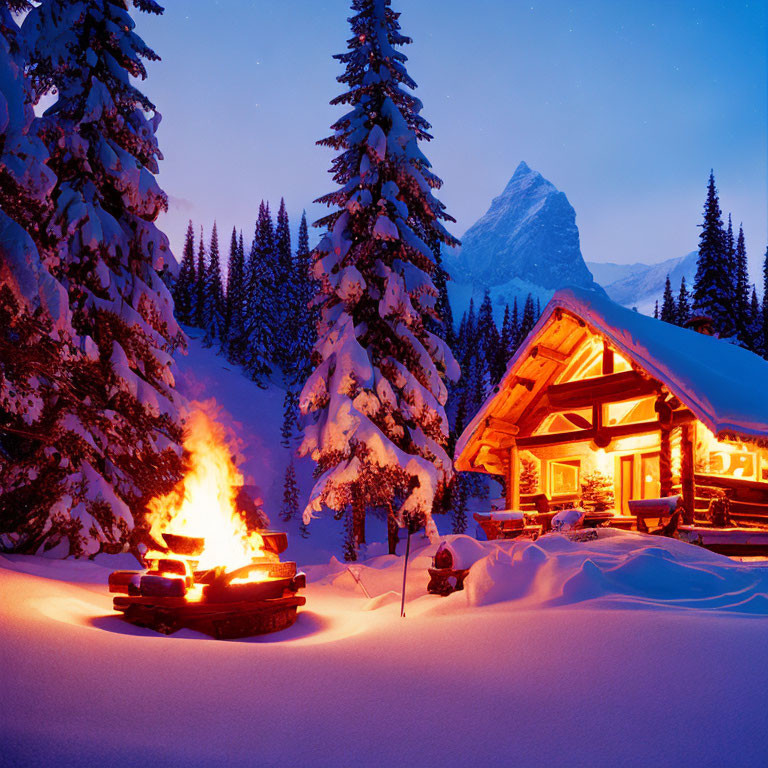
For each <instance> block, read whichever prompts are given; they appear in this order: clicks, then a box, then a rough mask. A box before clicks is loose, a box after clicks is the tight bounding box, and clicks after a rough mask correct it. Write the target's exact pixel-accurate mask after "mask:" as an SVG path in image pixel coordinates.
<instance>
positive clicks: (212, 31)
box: [137, 0, 768, 275]
mask: <svg viewBox="0 0 768 768" xmlns="http://www.w3.org/2000/svg"><path fill="white" fill-rule="evenodd" d="M165 5H166V13H165V15H164V16H162V17H160V18H155V17H148V16H147V15H145V14H140V15H138V16H139V17H138V18H137V25H138V30H139V32H140V33H141V34H142V36H143V37H144V38H145V40H146V41H147V43H148V44H150V45H151V46H152V47H154V48H155V50H156V51H157V52H158V53H159V54H160V55H161V57H162V59H163V61H162V62H159V63H156V64H152V65H150V68H149V70H150V77H149V80H148V81H147V82H146V83H145V85H144V88H145V90H146V92H147V93H148V95H149V96H150V97H151V98H152V99H154V100H155V101H156V103H157V105H158V108H159V110H160V112H162V114H163V123H162V125H161V127H160V133H159V137H160V142H161V147H162V149H163V152H164V154H165V161H164V162H163V163H162V167H161V174H160V181H161V184H162V185H163V187H164V189H165V190H166V191H167V192H168V194H169V196H170V198H171V210H170V213H169V214H168V215H167V216H166V217H164V219H163V222H162V223H163V225H164V226H165V228H166V231H167V232H168V233H169V235H170V237H171V242H172V245H173V246H174V250H175V251H177V252H179V249H180V246H181V243H182V239H183V233H184V230H185V228H186V222H187V220H188V219H189V218H192V219H193V220H194V221H195V223H196V224H200V223H204V224H205V225H206V229H208V228H209V226H210V223H211V222H212V221H213V219H214V218H216V219H217V220H218V223H219V232H220V233H221V234H222V237H223V239H224V242H225V243H227V242H228V238H229V233H230V232H231V229H232V226H233V224H236V225H237V226H238V227H242V228H243V229H244V230H245V236H246V239H250V236H251V234H252V229H253V223H254V220H255V217H256V213H257V210H258V204H259V201H260V200H261V199H262V198H266V199H269V200H270V201H271V202H272V204H273V209H276V207H277V203H278V202H279V198H280V196H281V195H283V196H285V199H286V204H287V206H288V210H289V213H290V214H291V217H292V219H293V222H292V223H293V224H294V225H296V224H297V223H298V216H299V215H300V213H301V210H302V208H306V209H307V212H308V214H309V215H310V216H311V217H312V218H316V217H317V216H318V215H319V214H320V213H321V209H320V208H319V207H318V206H315V205H313V204H312V200H313V199H314V198H316V197H318V196H319V195H321V194H323V193H324V192H326V191H328V190H329V189H330V188H331V187H330V182H331V180H330V177H329V176H328V174H327V169H328V168H329V165H330V161H331V158H332V154H331V152H330V151H328V150H326V149H323V148H320V147H316V146H315V144H314V142H315V141H316V140H317V139H319V138H321V137H323V136H325V135H326V134H327V132H328V126H329V125H330V124H331V122H333V120H334V119H335V118H337V117H338V116H339V115H340V114H341V108H331V107H330V106H329V105H328V102H329V100H330V99H331V98H332V97H333V96H335V95H337V94H338V93H339V85H338V83H337V82H336V80H335V78H336V76H337V75H338V74H339V73H340V71H341V70H340V67H339V65H338V63H337V62H336V61H335V60H333V59H332V58H331V55H332V54H334V53H338V52H341V51H343V50H344V49H345V45H346V40H347V37H348V35H349V28H348V26H347V23H346V19H347V17H348V16H349V7H348V3H347V2H346V0H166V3H165ZM393 5H394V7H395V9H396V10H400V11H401V12H402V16H401V23H402V26H403V31H404V32H405V34H407V35H410V36H411V37H412V38H413V39H414V44H413V45H411V46H408V47H407V48H406V51H405V52H406V54H407V55H408V57H409V63H408V68H409V72H410V74H411V76H412V77H413V78H414V80H416V82H417V83H418V84H419V89H418V91H417V93H418V95H419V97H420V98H421V99H422V101H423V102H424V111H423V114H424V116H425V117H426V119H427V120H429V121H430V122H431V123H432V125H433V132H434V135H435V140H434V141H433V142H431V143H430V144H429V145H428V146H427V147H426V149H425V151H426V154H427V156H428V157H429V158H430V160H431V161H432V164H433V166H434V169H435V171H436V173H437V174H438V175H439V176H441V177H442V178H443V180H444V182H445V186H444V187H443V190H442V191H441V195H440V196H441V198H442V199H443V201H444V202H445V203H446V205H447V206H448V210H449V212H451V213H452V214H453V215H454V216H455V217H456V219H457V224H456V226H455V227H454V228H453V229H454V232H455V234H457V235H461V234H462V233H463V232H464V230H465V229H467V227H469V226H470V225H471V224H472V223H473V222H474V221H475V220H476V219H477V218H478V217H479V216H480V215H481V214H482V213H483V212H484V211H485V210H486V209H487V207H488V205H489V203H490V200H491V198H492V197H494V196H495V195H497V194H499V193H500V192H501V190H502V189H503V188H504V186H505V184H506V182H507V181H508V180H509V178H510V177H511V175H512V173H513V172H514V169H515V167H516V166H517V164H518V162H520V160H525V161H526V162H527V163H528V164H529V165H530V166H531V167H532V168H534V169H536V170H538V171H540V172H541V173H542V174H543V175H544V176H545V177H547V178H548V179H549V180H550V181H552V182H553V183H554V184H555V185H556V186H557V187H559V188H560V189H561V190H563V191H564V192H565V193H566V194H567V195H568V198H569V200H570V201H571V203H572V204H573V206H574V208H575V209H576V214H577V223H578V225H579V229H580V232H581V242H582V252H583V253H584V256H585V258H586V259H588V260H595V261H617V262H622V263H626V262H633V261H645V262H655V261H661V260H663V259H667V258H671V257H674V256H681V255H683V254H685V253H687V252H688V251H691V250H693V249H695V248H696V245H697V242H698V239H697V238H698V229H697V224H698V223H699V222H700V219H701V209H702V205H703V202H704V197H705V193H706V182H707V176H708V174H709V169H710V167H712V168H714V170H715V176H716V178H717V183H718V187H719V190H720V195H721V203H722V205H723V209H724V211H725V212H726V213H727V212H728V211H732V212H733V216H734V222H735V224H736V226H738V224H739V222H740V221H743V222H744V228H745V232H746V235H747V245H748V248H749V255H750V261H751V263H752V268H753V272H754V273H755V275H756V274H757V271H758V266H759V263H760V261H761V260H762V255H763V253H764V252H765V247H766V241H767V240H768V214H767V208H768V195H767V186H768V181H767V179H768V168H767V164H766V145H767V142H768V138H767V133H768V129H767V127H766V126H767V124H768V120H767V117H766V101H767V97H768V73H767V69H768V64H767V62H768V56H767V47H768V46H767V43H766V39H767V37H768V22H767V19H768V1H767V0H762V1H761V2H749V3H745V2H734V3H730V2H729V3H723V2H715V1H713V0H708V1H707V2H696V3H690V2H669V1H668V0H667V2H656V1H653V0H651V1H646V2H643V3H640V2H629V3H616V2H608V1H607V0H602V1H600V2H598V1H596V0H585V1H584V2H580V3H573V2H570V3H569V2H559V1H558V0H550V2H531V1H530V0H529V2H512V1H511V0H473V2H466V0H462V1H460V0H394V3H393ZM225 248H226V246H225Z"/></svg>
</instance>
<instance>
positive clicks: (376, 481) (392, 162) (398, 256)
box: [300, 0, 459, 557]
mask: <svg viewBox="0 0 768 768" xmlns="http://www.w3.org/2000/svg"><path fill="white" fill-rule="evenodd" d="M389 6H390V3H389V0H353V4H352V8H353V11H354V15H353V16H352V17H351V18H350V20H349V22H350V24H351V27H352V33H353V34H352V37H351V38H350V40H349V50H348V51H347V52H346V53H343V54H339V55H338V56H337V57H336V58H337V59H338V60H339V61H341V62H342V64H344V65H345V68H346V69H345V72H344V74H342V75H341V76H340V77H339V81H340V82H342V83H344V84H345V86H347V87H348V91H347V92H345V93H344V94H342V95H341V96H339V97H338V98H336V99H334V100H333V102H332V104H344V105H346V107H347V111H346V114H345V115H344V116H343V117H342V118H341V119H340V120H338V121H337V122H336V123H335V124H334V125H333V126H332V130H333V132H334V133H333V135H332V136H330V137H329V138H327V139H324V140H322V141H321V142H320V144H322V145H324V146H328V147H331V148H333V149H334V150H336V151H337V152H338V153H339V154H338V155H337V157H336V159H335V160H334V162H333V168H332V171H333V174H334V181H335V182H336V184H337V185H338V188H337V189H336V191H334V192H332V193H330V194H328V195H325V196H324V197H322V198H320V200H319V202H322V203H325V204H327V205H329V206H332V207H335V209H336V210H334V211H333V212H332V213H331V214H329V215H328V216H325V217H324V218H322V219H321V220H320V221H319V222H318V225H319V226H321V227H324V228H327V231H326V234H325V235H324V237H323V238H322V239H321V241H320V243H319V245H318V246H317V248H316V249H315V252H314V264H315V276H316V277H317V278H318V279H319V280H321V288H320V291H321V297H320V306H321V311H322V314H321V319H320V322H319V324H318V342H317V344H316V346H315V355H316V360H317V368H316V369H315V371H314V372H313V373H312V375H311V376H310V377H309V379H308V380H307V383H306V384H305V386H304V389H303V391H302V395H301V410H302V412H303V413H305V414H312V415H313V419H312V420H313V422H314V423H311V424H309V425H307V426H306V427H305V431H304V441H303V443H302V446H301V449H300V452H301V453H302V455H306V454H312V456H313V457H315V458H316V460H317V462H318V472H319V473H320V478H319V480H318V482H317V483H316V485H315V488H314V489H313V491H312V495H311V499H310V503H309V505H308V507H307V509H306V511H305V517H308V516H309V515H311V513H312V512H313V511H319V510H320V509H321V508H322V507H323V506H324V505H325V506H327V507H330V508H331V509H335V510H337V511H339V512H340V513H341V514H345V513H346V516H347V518H351V521H350V523H349V526H350V527H349V533H350V536H349V537H348V540H347V544H348V546H347V549H346V552H345V555H346V556H347V557H355V550H356V548H357V546H359V545H360V544H361V543H363V542H364V541H365V515H366V511H367V510H368V509H370V508H381V509H383V510H387V513H388V515H390V516H391V517H392V518H394V517H395V516H397V518H399V520H401V521H402V522H403V523H404V524H408V525H410V524H412V523H413V521H414V520H417V519H422V520H424V522H425V523H426V525H427V528H428V530H429V531H430V532H434V530H435V529H434V523H432V521H431V514H430V513H431V507H432V503H433V500H434V498H435V496H436V494H438V493H439V491H440V489H441V487H444V486H445V484H446V483H447V482H448V481H449V480H450V478H451V476H452V464H451V460H450V458H449V457H448V455H447V454H446V453H445V450H444V448H443V445H444V444H445V442H446V439H447V434H446V431H447V420H446V416H445V412H444V404H445V400H446V397H447V391H446V387H445V384H444V381H443V379H444V377H445V376H446V375H448V376H450V377H451V378H454V379H455V378H458V373H459V371H458V366H457V365H456V362H455V360H454V359H453V355H452V354H451V352H450V349H449V348H448V346H447V345H446V344H445V342H444V341H443V340H442V339H440V338H439V337H438V336H437V335H435V334H434V333H431V332H430V331H429V330H428V327H427V326H428V324H429V322H430V321H431V320H433V319H434V318H435V315H436V312H435V309H434V306H435V300H436V298H437V290H436V289H435V286H434V283H433V282H432V278H431V276H432V275H433V274H434V272H435V259H434V252H433V251H432V250H431V249H430V248H429V245H428V243H429V242H430V237H436V238H437V239H439V240H440V241H441V242H443V243H445V244H447V245H454V244H456V242H457V241H456V240H455V238H453V237H452V236H451V235H450V234H449V233H448V232H447V231H446V230H445V228H444V227H443V225H442V223H441V221H451V220H452V219H451V218H450V217H449V216H448V215H447V214H446V213H445V210H444V207H443V205H442V204H441V203H440V202H439V201H438V200H437V199H436V198H435V197H434V196H433V195H432V192H431V191H430V190H431V189H437V188H438V187H439V186H440V183H441V182H440V181H439V179H438V178H437V177H436V176H434V175H433V173H432V172H431V170H430V167H429V162H428V161H427V159H426V157H425V156H424V155H423V154H422V152H421V151H420V149H419V146H418V143H419V141H421V140H428V139H429V138H430V136H429V134H428V133H427V131H428V129H429V124H428V123H427V122H426V121H425V120H424V118H423V117H421V116H420V114H419V111H420V109H421V103H420V102H419V101H418V99H416V97H415V96H413V94H412V93H411V90H412V89H413V88H415V83H414V82H413V81H412V80H411V78H410V77H409V76H408V74H407V72H406V70H405V66H404V65H405V61H406V57H405V56H404V55H403V53H402V52H400V51H399V50H398V49H399V48H400V46H402V45H404V44H406V43H408V42H410V40H409V39H408V38H407V37H405V36H403V35H402V34H401V33H400V25H399V22H398V14H396V13H394V12H393V11H392V10H391V8H390V7H389ZM420 233H426V234H424V237H422V236H420ZM398 507H399V509H398ZM391 545H392V542H391V541H390V546H391Z"/></svg>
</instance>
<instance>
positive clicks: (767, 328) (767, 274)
mask: <svg viewBox="0 0 768 768" xmlns="http://www.w3.org/2000/svg"><path fill="white" fill-rule="evenodd" d="M762 310H763V322H762V327H763V333H762V338H763V357H765V358H766V359H768V247H766V249H765V256H764V257H763V305H762Z"/></svg>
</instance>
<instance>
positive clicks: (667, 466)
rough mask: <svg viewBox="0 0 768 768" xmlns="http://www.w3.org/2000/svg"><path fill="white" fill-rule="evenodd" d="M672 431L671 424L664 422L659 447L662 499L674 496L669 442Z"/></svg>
mask: <svg viewBox="0 0 768 768" xmlns="http://www.w3.org/2000/svg"><path fill="white" fill-rule="evenodd" d="M671 431H672V430H671V429H670V427H669V423H667V422H662V424H661V444H660V447H659V486H660V491H659V493H660V495H661V496H662V497H666V496H671V495H672V449H671V445H670V441H669V434H670V432H671Z"/></svg>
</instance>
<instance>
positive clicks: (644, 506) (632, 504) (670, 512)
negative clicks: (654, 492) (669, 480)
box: [627, 496, 683, 536]
mask: <svg viewBox="0 0 768 768" xmlns="http://www.w3.org/2000/svg"><path fill="white" fill-rule="evenodd" d="M627 504H628V506H629V511H630V512H631V513H632V515H633V516H634V517H635V520H636V525H637V530H638V531H640V532H641V533H649V528H648V520H656V521H657V525H658V526H659V527H658V529H657V530H656V531H654V533H660V534H662V535H668V536H671V535H672V534H673V533H674V531H675V530H677V525H678V524H679V521H680V516H681V514H682V512H681V510H682V504H683V497H682V496H667V497H665V498H663V499H630V500H629V501H628V502H627Z"/></svg>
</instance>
